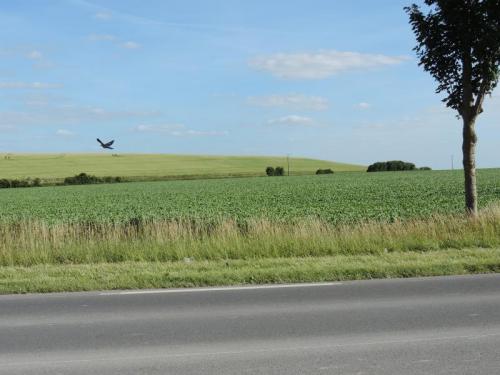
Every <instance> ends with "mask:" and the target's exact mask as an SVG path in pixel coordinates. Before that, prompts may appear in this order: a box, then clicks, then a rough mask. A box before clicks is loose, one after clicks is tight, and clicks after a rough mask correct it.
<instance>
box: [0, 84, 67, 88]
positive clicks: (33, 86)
mask: <svg viewBox="0 0 500 375" xmlns="http://www.w3.org/2000/svg"><path fill="white" fill-rule="evenodd" d="M62 87H63V85H62V84H60V83H43V82H0V89H59V88H62Z"/></svg>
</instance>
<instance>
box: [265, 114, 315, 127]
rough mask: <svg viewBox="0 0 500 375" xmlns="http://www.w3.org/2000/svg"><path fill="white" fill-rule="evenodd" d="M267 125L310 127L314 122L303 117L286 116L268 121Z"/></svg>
mask: <svg viewBox="0 0 500 375" xmlns="http://www.w3.org/2000/svg"><path fill="white" fill-rule="evenodd" d="M267 123H268V124H269V125H287V126H312V125H313V124H314V121H313V119H312V118H309V117H305V116H299V115H288V116H283V117H280V118H277V119H274V120H269V121H268V122H267Z"/></svg>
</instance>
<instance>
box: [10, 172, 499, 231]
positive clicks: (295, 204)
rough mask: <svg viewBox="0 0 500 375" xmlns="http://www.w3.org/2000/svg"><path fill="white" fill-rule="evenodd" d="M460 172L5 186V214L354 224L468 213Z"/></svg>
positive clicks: (490, 184) (484, 179)
mask: <svg viewBox="0 0 500 375" xmlns="http://www.w3.org/2000/svg"><path fill="white" fill-rule="evenodd" d="M462 179H463V176H462V173H461V172H460V171H454V172H451V171H419V172H384V173H361V172H360V173H337V174H334V175H329V176H328V175H327V176H294V177H252V178H241V179H208V180H189V181H160V182H134V183H123V184H110V185H92V186H55V187H42V188H25V189H4V190H2V191H0V207H2V210H1V212H0V219H1V220H4V221H5V220H6V221H18V220H20V219H39V220H42V221H47V222H121V223H124V222H128V221H130V220H137V219H138V220H140V221H148V220H149V221H151V220H163V219H178V218H187V219H197V220H205V221H210V220H219V219H221V218H223V219H227V218H231V219H235V220H238V221H242V220H248V219H255V218H258V219H260V218H266V219H270V220H273V221H280V222H287V221H293V220H296V219H303V218H319V219H322V220H325V221H327V222H330V223H336V224H346V223H353V222H359V221H366V220H383V221H393V220H394V219H397V218H402V219H408V218H425V217H428V216H429V215H431V214H435V213H440V214H456V213H462V212H463V210H464V209H463V206H464V203H463V181H462ZM478 186H479V196H480V205H481V207H484V206H486V205H487V204H488V203H491V202H495V201H498V200H499V199H500V169H489V170H480V171H478Z"/></svg>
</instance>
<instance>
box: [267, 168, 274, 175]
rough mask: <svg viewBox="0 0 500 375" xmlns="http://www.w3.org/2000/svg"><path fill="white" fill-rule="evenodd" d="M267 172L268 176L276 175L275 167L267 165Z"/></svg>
mask: <svg viewBox="0 0 500 375" xmlns="http://www.w3.org/2000/svg"><path fill="white" fill-rule="evenodd" d="M266 174H267V175H268V176H274V168H273V167H267V168H266Z"/></svg>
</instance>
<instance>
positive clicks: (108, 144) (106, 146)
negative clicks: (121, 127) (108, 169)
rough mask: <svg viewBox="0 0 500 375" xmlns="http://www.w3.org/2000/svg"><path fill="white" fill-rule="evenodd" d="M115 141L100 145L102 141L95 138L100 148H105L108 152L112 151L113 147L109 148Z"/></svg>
mask: <svg viewBox="0 0 500 375" xmlns="http://www.w3.org/2000/svg"><path fill="white" fill-rule="evenodd" d="M114 141H115V140H114V139H113V140H112V141H109V142H107V143H102V141H101V140H100V139H99V138H97V142H99V143H100V144H101V147H102V148H107V149H108V150H113V147H111V145H112V144H113V142H114Z"/></svg>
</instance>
